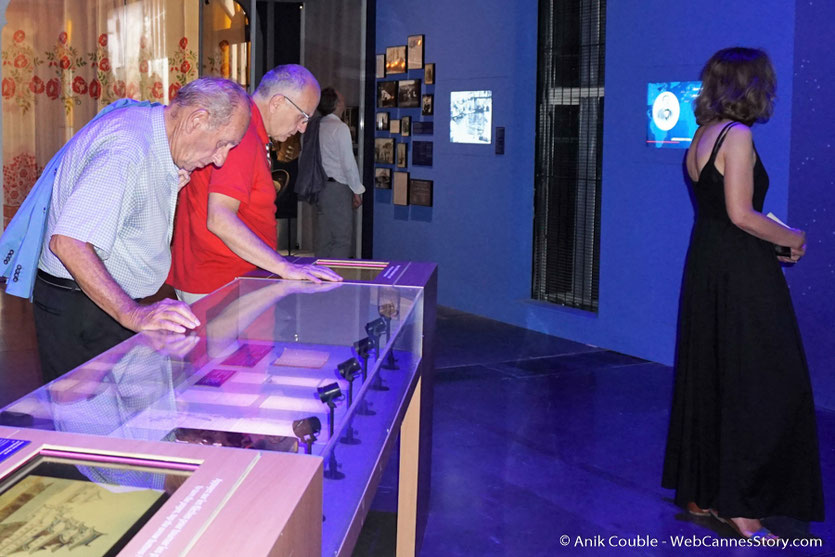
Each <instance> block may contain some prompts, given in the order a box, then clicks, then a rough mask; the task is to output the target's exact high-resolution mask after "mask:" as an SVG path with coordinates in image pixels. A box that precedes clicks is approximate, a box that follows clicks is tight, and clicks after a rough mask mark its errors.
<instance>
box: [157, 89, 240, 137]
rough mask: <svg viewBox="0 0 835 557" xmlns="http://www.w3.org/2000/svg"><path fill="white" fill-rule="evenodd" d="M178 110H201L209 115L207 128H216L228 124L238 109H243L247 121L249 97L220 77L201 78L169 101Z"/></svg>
mask: <svg viewBox="0 0 835 557" xmlns="http://www.w3.org/2000/svg"><path fill="white" fill-rule="evenodd" d="M171 106H172V107H178V108H203V109H205V110H206V112H208V113H209V126H210V127H212V128H217V127H219V126H224V125H226V124H228V123H229V121H230V120H231V119H232V115H233V114H234V113H235V111H236V110H237V109H238V108H239V107H243V109H244V110H246V113H247V121H249V97H248V96H247V94H246V91H244V89H243V88H242V87H241V86H240V85H238V84H237V83H235V82H234V81H230V80H228V79H223V78H222V77H201V78H200V79H195V80H194V81H191V82H189V83H186V84H185V85H183V87H182V88H181V89H180V90H179V91H177V95H176V96H175V97H174V98H173V99H171Z"/></svg>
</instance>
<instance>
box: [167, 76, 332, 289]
mask: <svg viewBox="0 0 835 557" xmlns="http://www.w3.org/2000/svg"><path fill="white" fill-rule="evenodd" d="M318 104H319V83H318V82H317V81H316V78H315V77H313V74H311V73H310V72H309V71H308V70H307V69H306V68H304V67H302V66H299V65H296V64H287V65H284V66H278V67H276V68H275V69H273V70H271V71H270V72H268V73H267V74H266V75H264V77H263V79H262V80H261V83H260V84H259V85H258V88H257V89H256V90H255V93H254V94H253V96H252V99H251V108H252V117H251V119H250V122H249V128H248V129H247V131H246V134H245V135H244V138H243V140H242V141H241V143H240V144H239V145H238V146H237V147H236V148H234V149H232V150H231V151H230V152H229V156H228V157H227V159H226V163H225V164H224V165H223V166H222V167H221V168H217V167H214V166H211V165H210V166H207V167H205V168H203V169H201V170H198V171H195V172H192V174H191V181H190V182H189V184H188V185H187V186H186V187H184V188H183V189H182V190H181V191H180V196H179V201H178V205H177V215H176V218H175V221H174V236H173V240H172V242H171V258H172V261H171V271H170V272H169V274H168V281H167V282H168V283H169V284H170V285H172V286H173V287H174V289H175V290H176V291H177V296H178V297H179V298H180V299H181V300H182V301H184V302H186V303H189V304H191V303H193V302H195V301H197V300H199V299H200V298H202V297H203V296H205V295H206V294H208V293H210V292H212V291H214V290H217V289H218V288H220V287H221V286H223V285H224V284H226V283H228V282H229V281H231V280H232V279H234V278H236V277H239V276H241V275H244V274H246V273H248V272H250V271H252V270H254V269H255V268H256V267H260V268H262V269H265V270H267V271H270V272H272V273H275V274H276V275H278V276H280V277H281V278H285V279H300V280H310V281H313V282H320V281H321V280H333V281H339V280H342V279H341V278H340V277H339V275H337V274H336V273H334V272H333V271H331V270H330V269H328V268H326V267H320V266H315V265H295V264H293V263H290V262H288V261H287V260H285V259H284V258H283V257H281V255H279V254H278V252H277V251H276V245H277V243H278V239H277V237H276V222H275V188H274V187H273V180H272V174H271V172H270V169H271V168H270V167H271V165H270V156H269V143H270V139H272V140H274V141H284V140H286V139H287V138H288V137H290V136H291V135H293V134H295V133H296V132H297V131H298V132H302V133H304V130H305V129H306V128H307V121H308V120H309V119H310V114H312V113H313V111H314V110H315V109H316V106H317V105H318Z"/></svg>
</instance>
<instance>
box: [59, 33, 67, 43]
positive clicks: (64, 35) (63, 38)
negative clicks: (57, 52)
mask: <svg viewBox="0 0 835 557" xmlns="http://www.w3.org/2000/svg"><path fill="white" fill-rule="evenodd" d="M58 42H60V43H61V44H67V32H66V31H61V32H60V33H58Z"/></svg>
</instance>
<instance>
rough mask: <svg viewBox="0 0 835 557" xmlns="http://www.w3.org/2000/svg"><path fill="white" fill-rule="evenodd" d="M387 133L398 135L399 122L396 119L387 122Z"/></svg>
mask: <svg viewBox="0 0 835 557" xmlns="http://www.w3.org/2000/svg"><path fill="white" fill-rule="evenodd" d="M389 131H390V132H391V133H400V120H399V119H398V118H395V119H394V120H392V121H391V122H389Z"/></svg>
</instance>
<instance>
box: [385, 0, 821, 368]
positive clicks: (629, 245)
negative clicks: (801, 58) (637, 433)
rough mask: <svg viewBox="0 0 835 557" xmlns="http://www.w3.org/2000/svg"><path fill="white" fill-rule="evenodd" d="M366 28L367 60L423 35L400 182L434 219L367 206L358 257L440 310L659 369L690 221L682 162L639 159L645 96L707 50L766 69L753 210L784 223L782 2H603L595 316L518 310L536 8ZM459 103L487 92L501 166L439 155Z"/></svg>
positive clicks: (669, 340) (526, 1) (529, 191)
mask: <svg viewBox="0 0 835 557" xmlns="http://www.w3.org/2000/svg"><path fill="white" fill-rule="evenodd" d="M377 16H378V20H377V52H383V51H384V49H385V47H386V46H390V45H396V44H405V41H406V37H407V35H409V34H416V33H424V34H425V35H426V60H427V61H428V62H435V63H436V73H437V78H436V79H437V84H436V85H435V86H434V88H435V91H434V92H435V115H434V122H435V135H434V138H433V141H434V142H435V165H434V166H433V167H432V168H431V169H425V170H424V169H420V170H419V169H418V167H414V168H412V169H410V170H411V171H412V175H413V176H414V177H418V178H424V177H425V178H428V179H432V180H434V181H435V207H434V208H433V209H432V210H431V214H430V215H428V216H427V214H425V213H421V214H420V215H418V216H419V217H420V218H416V215H415V213H414V211H415V208H401V207H396V208H395V207H393V206H392V205H391V201H390V196H386V195H385V193H386V192H377V193H378V196H377V197H378V200H377V203H376V204H375V215H374V255H375V257H378V258H397V259H416V260H430V261H437V262H438V263H439V265H440V267H439V301H440V303H442V304H445V305H450V306H453V307H456V308H459V309H462V310H465V311H471V312H474V313H478V314H481V315H485V316H487V317H492V318H495V319H499V320H503V321H507V322H510V323H514V324H517V325H521V326H525V327H528V328H531V329H535V330H538V331H542V332H546V333H551V334H556V335H559V336H562V337H566V338H570V339H573V340H577V341H580V342H585V343H589V344H594V345H598V346H602V347H605V348H609V349H613V350H617V351H621V352H625V353H628V354H632V355H637V356H640V357H644V358H648V359H651V360H654V361H659V362H663V363H671V362H672V360H673V350H674V340H675V325H676V314H677V310H678V295H679V286H680V281H681V272H682V265H683V261H684V254H685V250H686V247H687V240H688V236H689V232H690V226H691V223H692V218H693V210H692V207H691V205H690V201H689V197H688V194H687V191H686V186H685V182H684V178H683V171H682V165H681V163H682V158H683V154H684V152H683V151H673V150H669V151H668V150H664V151H658V150H655V149H653V148H648V147H646V146H645V143H644V140H645V137H646V121H645V118H646V114H645V103H646V86H647V83H648V82H650V81H666V80H693V79H698V74H699V71H700V70H701V67H702V65H703V64H704V62H705V61H706V60H707V58H708V57H709V56H710V55H711V54H712V53H713V52H715V51H716V50H718V49H719V48H723V47H727V46H733V45H745V46H756V47H762V48H765V49H766V50H768V51H769V53H770V54H771V56H772V58H773V60H774V63H775V67H776V69H777V72H778V77H779V82H780V85H779V88H780V91H779V93H780V100H779V104H778V107H777V112H776V114H775V116H774V118H773V119H772V121H771V122H769V123H768V124H766V125H764V126H758V127H757V128H755V141H756V144H757V148H758V150H759V152H760V154H761V155H762V157H763V160H764V161H765V164H766V167H767V169H768V171H769V174H770V175H771V179H772V187H771V190H770V192H769V197H768V199H767V203H766V205H767V208H768V210H771V211H773V212H774V213H776V214H778V215H781V216H785V215H786V213H787V198H788V183H789V146H790V144H791V141H790V139H791V118H790V117H791V114H790V112H791V107H792V68H793V48H792V45H793V44H794V25H795V9H794V3H793V2H784V1H782V0H764V1H757V2H754V1H753V0H746V1H742V0H723V1H721V2H720V1H719V0H709V1H707V2H701V3H692V2H669V1H667V0H644V1H642V2H621V1H610V2H609V7H608V17H607V29H606V84H605V88H606V93H605V113H604V142H603V192H602V226H601V228H602V229H601V271H600V311H599V313H598V314H592V313H587V312H581V311H575V310H571V309H566V308H563V307H560V306H555V305H553V304H545V303H537V302H532V301H530V282H531V248H532V233H533V228H532V218H533V164H534V141H535V110H536V108H535V101H536V98H535V93H536V34H537V24H536V22H537V2H535V1H533V0H523V1H514V2H507V1H503V0H480V1H475V0H471V1H451V2H440V1H428V2H420V3H416V2H406V1H404V0H386V1H384V2H383V1H381V2H378V3H377ZM465 89H492V90H493V92H494V126H505V127H506V128H507V140H506V143H507V154H505V155H503V156H497V155H494V154H493V146H489V147H488V146H483V147H482V146H462V145H453V144H450V143H449V139H448V135H449V121H448V111H449V92H450V91H451V90H465ZM412 139H415V138H412ZM826 183H827V184H828V183H829V182H828V181H827V182H826ZM381 194H382V195H381Z"/></svg>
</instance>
